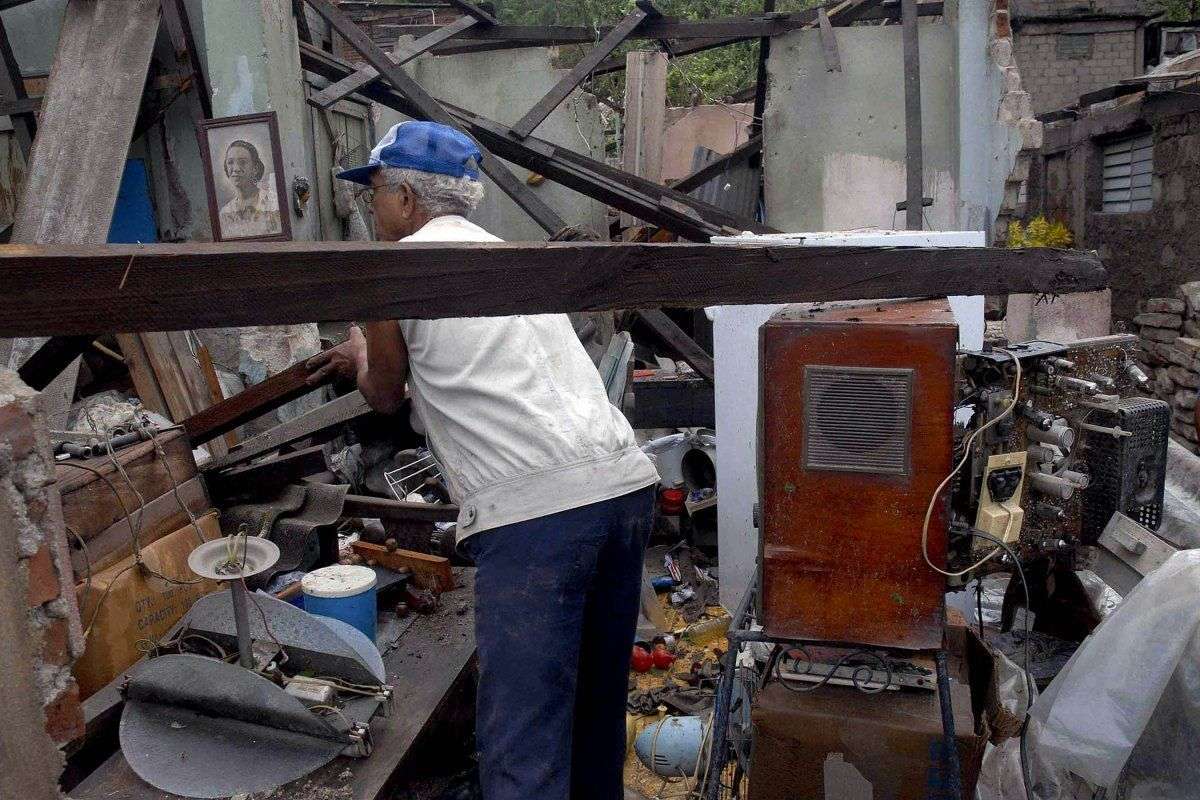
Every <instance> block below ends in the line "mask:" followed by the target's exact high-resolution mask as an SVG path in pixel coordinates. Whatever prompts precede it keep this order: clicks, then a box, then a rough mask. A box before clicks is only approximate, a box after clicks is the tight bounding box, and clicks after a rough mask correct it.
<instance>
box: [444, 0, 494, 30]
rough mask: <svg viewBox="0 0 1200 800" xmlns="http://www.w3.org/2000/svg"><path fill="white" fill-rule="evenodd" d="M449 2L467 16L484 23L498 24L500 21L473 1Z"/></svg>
mask: <svg viewBox="0 0 1200 800" xmlns="http://www.w3.org/2000/svg"><path fill="white" fill-rule="evenodd" d="M449 3H450V5H452V6H454V7H455V8H457V9H458V10H459V11H461V12H463V13H464V14H466V15H467V16H469V17H472V18H474V19H476V20H478V21H480V22H482V23H483V24H484V25H498V24H499V22H500V20H498V19H496V18H495V17H493V16H492V15H491V14H490V13H489V12H488V11H486V10H484V9H482V8H480V7H479V6H477V5H476V4H475V3H470V2H467V0H449Z"/></svg>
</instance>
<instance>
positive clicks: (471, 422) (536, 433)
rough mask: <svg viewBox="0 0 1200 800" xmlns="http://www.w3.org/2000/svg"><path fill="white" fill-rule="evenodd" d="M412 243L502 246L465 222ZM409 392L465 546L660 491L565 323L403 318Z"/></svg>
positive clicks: (434, 228)
mask: <svg viewBox="0 0 1200 800" xmlns="http://www.w3.org/2000/svg"><path fill="white" fill-rule="evenodd" d="M402 241H406V242H494V241H500V239H498V238H497V237H495V236H492V235H491V234H490V233H488V232H487V231H485V230H483V229H482V228H480V227H479V226H478V225H475V224H473V223H471V222H468V221H467V220H466V219H464V218H463V217H459V216H443V217H438V218H436V219H434V220H431V221H430V222H429V223H428V224H426V225H425V226H424V227H423V228H421V230H419V231H417V232H416V233H414V234H413V235H412V236H408V237H406V238H405V239H403V240H402ZM400 329H401V331H402V332H403V334H404V340H405V343H406V344H407V345H408V358H409V378H408V386H409V391H410V392H411V394H412V397H413V404H414V406H415V408H416V410H417V413H418V415H419V416H420V419H421V422H422V423H423V425H424V427H425V433H426V437H427V438H428V441H429V444H430V448H431V449H432V451H433V453H434V456H435V458H436V459H437V461H438V463H439V465H440V466H441V468H442V474H443V476H444V477H445V479H446V482H447V484H448V485H449V488H450V492H451V494H452V496H453V497H454V498H455V500H457V501H458V503H459V504H460V511H459V516H458V540H459V541H460V542H461V541H462V540H463V539H465V538H467V537H468V536H471V535H472V534H475V533H478V532H480V531H484V530H488V529H490V528H496V527H499V526H502V525H510V524H512V523H515V522H524V521H525V520H529V519H535V518H537V517H543V516H546V515H548V514H554V513H557V512H560V511H566V510H568V509H571V508H578V507H580V506H585V505H589V504H591V503H598V502H600V501H602V500H609V499H612V498H614V497H620V496H621V495H624V494H628V493H629V492H633V491H636V490H638V489H641V488H644V487H646V486H650V485H652V484H654V483H657V482H658V472H657V471H656V470H655V468H654V465H653V464H652V463H651V461H650V459H649V458H648V457H647V456H646V455H645V454H644V453H642V451H641V449H640V448H639V447H638V446H637V443H636V441H635V440H634V435H633V429H632V428H631V427H630V426H629V422H628V421H627V420H626V419H625V417H624V415H623V414H622V413H621V412H620V411H619V410H618V409H617V408H615V407H614V406H613V405H612V404H611V403H610V402H609V400H608V395H607V394H606V392H605V390H604V384H603V382H602V381H601V379H600V375H599V373H598V372H597V371H596V367H595V366H594V365H593V364H592V360H591V359H590V358H589V357H588V355H587V352H586V351H585V350H584V348H583V345H582V344H580V342H579V338H578V337H577V336H576V335H575V331H574V329H573V328H572V327H571V323H570V321H569V320H568V319H567V315H566V314H536V315H528V316H512V317H477V318H461V319H437V320H421V319H413V320H400Z"/></svg>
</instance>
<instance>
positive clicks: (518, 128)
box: [512, 3, 658, 139]
mask: <svg viewBox="0 0 1200 800" xmlns="http://www.w3.org/2000/svg"><path fill="white" fill-rule="evenodd" d="M657 13H658V12H656V11H655V10H654V8H653V6H650V5H649V3H645V5H644V6H643V5H642V4H639V5H635V6H634V7H633V11H630V12H629V13H628V14H626V15H625V18H624V19H622V20H621V22H620V23H618V24H617V26H616V27H614V28H613V29H612V30H611V31H609V32H608V34H607V35H605V37H604V38H603V39H601V40H600V41H599V43H597V44H596V46H595V47H593V48H592V49H591V50H589V51H588V52H587V54H586V55H585V56H584V57H583V58H581V59H580V60H579V63H577V64H576V65H575V66H574V67H572V68H571V71H570V72H568V73H567V74H566V75H564V76H563V77H562V78H561V79H560V80H559V81H558V83H556V84H554V88H552V89H551V90H550V91H549V92H547V93H546V96H545V97H543V98H542V99H541V100H539V101H537V103H535V104H534V106H533V108H531V109H529V111H527V112H525V116H523V117H521V119H519V120H517V123H516V124H515V125H513V126H512V130H513V134H514V135H515V136H516V137H517V138H518V139H524V138H526V137H527V136H529V134H531V133H533V131H534V129H536V128H537V126H538V125H541V124H542V122H543V121H544V120H545V119H546V117H548V116H550V112H551V111H553V110H554V109H556V108H558V106H559V104H560V103H562V101H564V100H566V99H567V96H568V95H570V94H571V92H573V91H575V87H577V86H578V85H579V84H581V83H583V81H584V79H585V78H587V76H588V73H590V72H591V71H592V70H593V69H595V68H596V66H597V65H599V64H600V62H601V61H603V60H604V59H605V58H607V57H608V55H609V54H610V53H612V51H613V50H616V49H617V48H618V47H619V46H620V45H621V43H622V42H624V41H625V40H626V39H627V38H629V35H630V34H631V33H633V31H634V30H635V29H636V28H637V27H638V26H639V25H641V24H642V22H644V21H645V20H646V18H647V17H650V16H652V15H657Z"/></svg>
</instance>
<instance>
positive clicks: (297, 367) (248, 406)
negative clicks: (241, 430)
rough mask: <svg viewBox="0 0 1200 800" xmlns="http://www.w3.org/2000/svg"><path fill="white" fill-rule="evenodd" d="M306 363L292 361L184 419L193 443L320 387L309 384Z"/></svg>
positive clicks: (210, 438) (214, 436) (213, 437)
mask: <svg viewBox="0 0 1200 800" xmlns="http://www.w3.org/2000/svg"><path fill="white" fill-rule="evenodd" d="M205 327H207V326H205ZM213 327H220V326H213ZM305 364H306V361H301V362H299V363H296V364H293V365H292V366H290V367H288V368H287V369H285V370H283V371H282V372H280V373H278V374H276V375H272V376H271V377H269V378H267V379H266V380H265V381H263V382H262V383H256V384H254V385H253V386H250V387H248V388H247V389H246V391H244V392H241V393H240V394H236V395H234V396H233V397H230V398H229V399H228V400H223V401H222V402H220V403H217V404H215V405H212V406H209V407H208V408H206V409H204V410H203V411H201V412H199V413H197V414H195V415H193V416H191V417H188V418H187V419H185V420H183V429H184V430H185V431H187V435H188V438H189V440H190V441H191V443H192V445H199V444H204V443H205V442H207V441H210V440H212V439H215V438H216V437H218V436H220V435H221V434H223V433H225V432H226V431H231V430H233V429H234V428H236V427H238V426H240V425H242V424H244V423H247V422H249V421H250V420H252V419H255V418H257V417H261V416H262V415H263V414H266V413H267V412H269V411H274V410H275V409H277V408H279V407H280V406H282V405H286V404H287V403H290V402H292V401H293V400H295V399H296V398H298V397H303V396H304V395H306V394H308V393H309V392H311V391H314V390H315V389H317V388H319V387H317V386H310V385H309V384H308V367H306V366H305Z"/></svg>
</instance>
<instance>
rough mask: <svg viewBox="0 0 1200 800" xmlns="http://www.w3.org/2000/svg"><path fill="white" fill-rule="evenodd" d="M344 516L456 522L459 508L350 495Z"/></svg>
mask: <svg viewBox="0 0 1200 800" xmlns="http://www.w3.org/2000/svg"><path fill="white" fill-rule="evenodd" d="M342 514H343V515H344V516H347V517H367V518H368V519H370V518H374V519H382V520H391V521H395V522H454V521H455V520H456V519H458V506H457V505H454V504H452V503H444V504H441V505H434V504H432V503H410V502H406V501H404V500H392V499H389V498H386V497H369V496H367V495H361V494H348V495H346V502H345V504H344V505H343V506H342Z"/></svg>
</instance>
